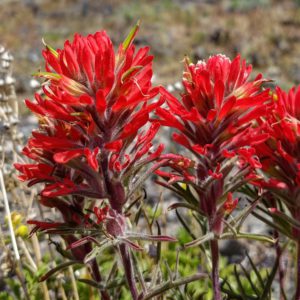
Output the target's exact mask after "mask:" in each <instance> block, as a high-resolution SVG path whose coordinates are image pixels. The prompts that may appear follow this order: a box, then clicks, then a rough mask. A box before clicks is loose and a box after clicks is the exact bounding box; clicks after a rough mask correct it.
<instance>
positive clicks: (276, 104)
mask: <svg viewBox="0 0 300 300" xmlns="http://www.w3.org/2000/svg"><path fill="white" fill-rule="evenodd" d="M272 99H273V101H272V104H271V105H270V107H269V108H268V113H267V114H266V116H265V118H263V119H262V120H260V121H261V122H260V127H261V128H262V129H263V130H264V132H265V133H266V134H268V135H269V138H268V139H267V140H266V141H265V142H264V143H261V144H259V145H256V151H257V153H258V155H259V157H260V161H261V164H262V171H263V175H264V176H263V177H262V179H263V180H258V181H257V182H256V185H258V186H259V187H260V188H262V189H264V190H266V191H268V194H267V196H266V197H265V198H266V199H265V204H266V206H267V207H268V212H267V213H268V214H270V215H271V216H272V218H273V220H274V227H275V230H278V231H279V232H281V233H282V234H283V235H284V236H286V237H289V238H290V239H292V240H294V241H295V242H296V244H297V251H296V252H297V259H296V265H295V268H296V278H297V279H296V293H295V299H297V300H298V299H300V242H299V241H300V204H299V201H300V198H299V197H300V189H299V185H300V123H299V122H300V110H299V107H300V86H298V88H297V89H296V88H292V89H290V90H289V92H285V91H283V90H282V89H281V88H279V87H277V88H276V90H275V91H274V92H273V97H272ZM254 183H255V182H254Z"/></svg>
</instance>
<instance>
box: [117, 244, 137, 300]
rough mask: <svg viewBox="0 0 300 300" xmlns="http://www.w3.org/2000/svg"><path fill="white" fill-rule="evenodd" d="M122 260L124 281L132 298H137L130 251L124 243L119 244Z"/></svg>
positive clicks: (134, 299)
mask: <svg viewBox="0 0 300 300" xmlns="http://www.w3.org/2000/svg"><path fill="white" fill-rule="evenodd" d="M119 249H120V253H121V257H122V261H123V266H124V271H125V277H126V281H127V284H128V287H129V289H130V292H131V296H132V299H133V300H137V299H138V291H137V288H136V284H135V278H134V274H133V267H132V263H131V257H130V252H129V251H128V247H127V246H126V245H125V244H121V245H120V246H119Z"/></svg>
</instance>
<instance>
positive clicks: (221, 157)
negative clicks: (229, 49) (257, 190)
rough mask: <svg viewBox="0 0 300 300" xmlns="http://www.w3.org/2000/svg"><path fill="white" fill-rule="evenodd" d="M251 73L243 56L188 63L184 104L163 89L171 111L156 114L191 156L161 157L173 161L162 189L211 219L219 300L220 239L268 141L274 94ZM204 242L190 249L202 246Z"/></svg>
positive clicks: (214, 278)
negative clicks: (265, 121) (262, 122)
mask: <svg viewBox="0 0 300 300" xmlns="http://www.w3.org/2000/svg"><path fill="white" fill-rule="evenodd" d="M250 74H251V66H250V65H246V63H245V61H244V60H242V61H241V60H240V57H239V56H237V57H236V58H235V59H234V60H233V61H230V59H229V58H227V57H226V56H224V55H215V56H212V57H210V58H209V59H208V60H207V61H199V62H198V63H197V64H192V63H190V62H189V60H188V59H186V60H185V71H184V74H183V85H184V92H183V94H182V95H181V99H180V100H178V99H177V98H175V97H174V96H172V95H170V94H168V93H167V91H165V90H162V94H164V95H165V96H166V98H167V103H168V107H169V111H168V110H167V109H164V108H162V107H158V108H157V109H156V114H157V115H158V116H159V120H160V123H161V124H162V125H164V126H170V127H172V128H174V129H176V131H177V132H174V133H173V136H172V138H173V141H174V142H176V143H177V144H180V145H181V146H183V147H184V148H186V149H187V150H188V151H189V153H190V154H189V155H188V154H187V155H185V156H181V155H176V154H163V155H162V156H161V158H169V159H170V160H169V161H168V165H169V167H170V169H171V170H168V169H167V170H166V169H162V170H159V171H157V174H158V175H160V176H162V177H163V178H165V179H166V180H167V183H164V182H161V184H162V185H164V186H166V187H169V188H171V189H172V190H173V191H175V192H177V193H178V194H179V195H180V196H182V197H183V198H184V199H185V200H186V201H187V204H186V205H183V206H184V207H188V208H190V209H192V210H194V211H196V212H198V213H200V215H202V216H205V218H206V220H207V231H208V232H209V235H210V237H209V240H210V251H211V259H212V271H211V277H212V281H213V290H214V299H215V300H220V299H221V298H222V296H221V291H220V285H219V270H218V269H219V249H218V238H219V237H220V236H221V235H222V233H223V230H224V224H225V223H226V221H225V219H226V216H228V215H229V214H230V213H231V212H232V210H234V209H235V207H236V206H237V204H238V199H237V198H234V197H233V193H234V192H236V191H237V190H238V189H239V188H240V187H241V186H243V185H245V184H247V182H249V181H250V180H253V179H254V178H255V177H256V176H257V175H256V169H259V168H261V164H260V162H259V160H258V158H257V156H256V152H255V148H254V145H257V144H260V143H262V142H263V141H265V140H266V138H267V137H268V133H263V132H261V129H260V127H259V126H257V121H256V119H257V118H261V117H263V116H264V115H265V113H266V105H267V103H268V101H269V100H270V96H269V91H268V90H267V89H263V88H262V84H263V83H264V82H265V81H266V80H265V79H263V78H262V76H261V75H258V76H257V77H256V78H255V79H254V80H251V79H249V76H250ZM182 183H183V184H186V186H187V187H186V188H185V187H184V186H183V185H182ZM180 205H181V204H178V205H173V208H175V207H179V206H180ZM201 239H202V238H200V239H199V241H201ZM199 241H197V240H196V241H194V242H191V243H189V245H188V246H192V245H199V243H198V242H199Z"/></svg>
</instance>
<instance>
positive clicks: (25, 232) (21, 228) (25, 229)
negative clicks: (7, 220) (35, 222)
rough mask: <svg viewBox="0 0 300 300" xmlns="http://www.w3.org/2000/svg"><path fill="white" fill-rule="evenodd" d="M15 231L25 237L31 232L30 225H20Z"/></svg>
mask: <svg viewBox="0 0 300 300" xmlns="http://www.w3.org/2000/svg"><path fill="white" fill-rule="evenodd" d="M15 233H16V235H17V236H20V237H22V238H25V237H27V236H28V234H29V230H28V227H27V226H26V225H20V226H19V227H18V228H17V229H16V230H15Z"/></svg>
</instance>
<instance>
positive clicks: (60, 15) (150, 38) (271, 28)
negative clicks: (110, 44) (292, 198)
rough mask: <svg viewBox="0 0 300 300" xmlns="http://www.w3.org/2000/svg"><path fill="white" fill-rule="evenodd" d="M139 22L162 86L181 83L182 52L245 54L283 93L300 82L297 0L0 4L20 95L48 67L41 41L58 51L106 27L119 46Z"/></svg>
mask: <svg viewBox="0 0 300 300" xmlns="http://www.w3.org/2000/svg"><path fill="white" fill-rule="evenodd" d="M138 19H140V20H141V21H142V26H141V31H140V33H139V35H138V37H137V40H136V43H137V45H138V46H139V45H140V46H142V45H150V46H151V49H152V50H151V51H152V53H153V54H154V55H155V65H154V72H155V75H156V81H157V83H160V84H173V83H174V82H177V81H180V77H181V72H182V65H181V63H180V62H181V61H182V59H183V57H184V55H188V56H190V57H191V58H192V60H193V61H197V60H198V59H204V58H207V57H209V55H211V54H215V53H220V52H221V53H224V54H226V55H228V56H230V57H233V56H234V55H236V54H237V53H240V54H241V55H242V56H243V57H245V58H246V59H247V61H248V62H250V63H252V64H253V66H254V68H255V69H256V71H258V72H259V71H263V72H264V73H265V74H266V77H268V76H269V77H272V78H274V79H275V80H276V82H275V83H278V84H281V85H282V86H283V87H284V88H289V87H291V86H292V85H294V84H298V83H300V59H299V53H300V1H299V0H297V1H296V0H293V1H292V0H286V1H282V0H278V1H276V0H251V1H248V0H222V1H217V0H134V1H121V0H101V1H99V0H1V1H0V20H1V22H0V37H1V39H0V43H2V44H3V45H4V46H5V47H6V48H8V49H10V51H11V52H12V54H13V55H14V57H15V61H16V63H15V66H14V74H15V77H16V80H17V93H18V95H19V97H21V98H22V97H24V96H23V95H24V94H28V95H32V90H31V86H30V79H31V74H32V73H34V72H35V71H36V70H37V69H39V68H43V62H42V57H41V50H42V48H43V44H42V41H41V39H42V38H44V39H45V41H46V42H47V43H48V44H50V45H51V46H53V47H55V48H56V47H57V48H59V47H62V45H63V42H64V40H66V39H72V37H73V34H74V33H75V32H79V33H81V34H84V35H86V34H88V33H94V32H96V31H98V30H101V29H105V30H106V31H107V32H108V33H109V34H110V35H111V36H112V39H113V41H114V42H115V43H116V44H117V43H119V42H121V41H122V39H123V38H124V36H125V35H126V33H127V32H128V31H129V28H131V26H132V25H133V24H135V23H136V21H137V20H138Z"/></svg>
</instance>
